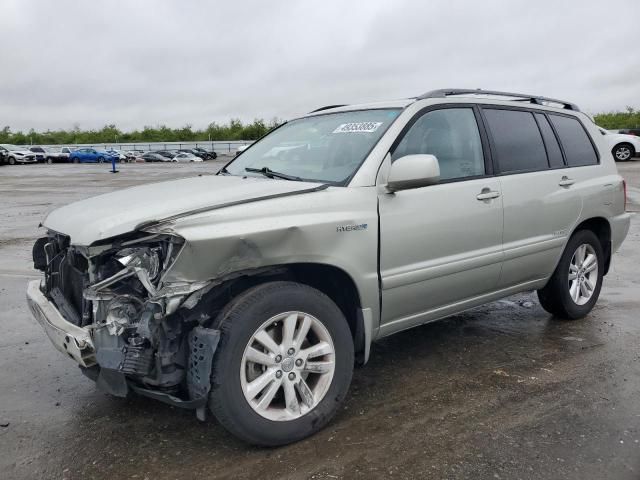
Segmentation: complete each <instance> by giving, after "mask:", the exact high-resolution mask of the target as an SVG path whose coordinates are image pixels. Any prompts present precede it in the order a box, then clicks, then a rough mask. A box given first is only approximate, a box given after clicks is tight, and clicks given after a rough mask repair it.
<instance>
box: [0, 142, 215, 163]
mask: <svg viewBox="0 0 640 480" xmlns="http://www.w3.org/2000/svg"><path fill="white" fill-rule="evenodd" d="M217 157H218V155H217V154H216V152H209V151H207V150H205V149H203V148H182V149H178V150H154V151H147V152H145V151H143V150H130V151H126V152H121V151H118V150H114V149H110V150H98V149H95V148H88V147H83V148H75V149H74V148H70V147H40V146H35V147H33V146H32V147H27V146H20V145H9V144H0V164H4V163H7V164H9V165H15V164H18V163H21V164H26V163H50V164H51V163H110V162H112V161H113V159H115V160H116V161H117V162H202V161H204V160H214V159H216V158H217Z"/></svg>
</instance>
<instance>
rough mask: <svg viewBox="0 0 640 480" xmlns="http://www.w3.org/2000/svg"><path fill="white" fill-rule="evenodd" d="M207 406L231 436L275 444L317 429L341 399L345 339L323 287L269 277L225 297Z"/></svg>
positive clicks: (348, 360) (348, 367)
mask: <svg viewBox="0 0 640 480" xmlns="http://www.w3.org/2000/svg"><path fill="white" fill-rule="evenodd" d="M215 326H217V328H219V329H220V330H221V339H220V344H219V346H218V349H217V351H216V355H215V358H214V364H213V370H212V389H211V397H210V400H211V401H210V406H211V409H212V411H213V413H214V414H215V416H216V418H217V419H218V421H219V422H220V423H221V424H222V425H223V426H224V427H225V428H227V429H228V430H229V431H230V432H232V433H233V434H235V435H236V436H238V437H239V438H241V439H243V440H245V441H247V442H249V443H252V444H257V445H265V446H275V445H284V444H287V443H291V442H295V441H298V440H301V439H303V438H305V437H307V436H309V435H311V434H313V433H315V432H316V431H318V430H320V429H321V428H322V427H323V426H324V425H325V424H326V423H327V422H328V421H329V420H330V419H331V418H332V417H333V415H334V414H335V413H336V411H337V410H338V408H339V406H340V404H341V403H342V401H343V400H344V398H345V396H346V394H347V391H348V389H349V384H350V383H351V375H352V372H353V362H354V353H353V340H352V337H351V331H350V329H349V326H348V325H347V321H346V319H345V317H344V315H343V314H342V312H341V310H340V309H339V308H338V307H337V306H336V304H335V303H334V302H333V301H331V299H329V298H328V297H327V296H326V295H324V294H323V293H322V292H319V291H318V290H316V289H314V288H311V287H309V286H306V285H302V284H299V283H294V282H270V283H267V284H263V285H260V286H257V287H254V288H252V289H250V290H248V291H246V292H245V293H243V294H241V295H240V296H239V297H238V298H236V299H235V300H233V301H232V302H231V304H230V305H228V306H227V307H226V308H225V309H224V311H223V312H222V313H221V314H220V315H219V316H218V318H217V319H216V322H215Z"/></svg>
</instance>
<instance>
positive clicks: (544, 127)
mask: <svg viewBox="0 0 640 480" xmlns="http://www.w3.org/2000/svg"><path fill="white" fill-rule="evenodd" d="M535 117H536V120H537V122H538V126H539V127H540V132H541V133H542V138H543V140H544V145H545V147H546V148H547V157H548V158H549V166H550V167H551V168H562V167H564V160H563V159H562V150H560V145H558V139H557V138H556V136H555V134H554V133H553V129H552V128H551V125H549V120H547V117H545V116H544V115H543V114H542V113H536V114H535Z"/></svg>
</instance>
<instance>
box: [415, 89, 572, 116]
mask: <svg viewBox="0 0 640 480" xmlns="http://www.w3.org/2000/svg"><path fill="white" fill-rule="evenodd" d="M452 95H490V96H494V97H510V98H514V99H517V100H518V101H526V102H530V103H533V104H536V105H544V104H545V102H549V103H557V104H559V105H562V108H564V109H566V110H573V111H575V112H579V111H580V109H579V108H578V106H577V105H576V104H575V103H571V102H567V101H565V100H558V99H556V98H548V97H540V96H538V95H528V94H525V93H512V92H497V91H494V90H482V89H480V88H478V89H475V90H473V89H466V88H447V89H440V90H431V91H429V92H426V93H423V94H422V95H420V96H419V97H417V100H424V99H425V98H446V97H448V96H452Z"/></svg>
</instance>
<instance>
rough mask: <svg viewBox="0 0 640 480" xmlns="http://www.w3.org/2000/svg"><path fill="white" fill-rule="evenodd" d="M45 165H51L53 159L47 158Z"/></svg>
mask: <svg viewBox="0 0 640 480" xmlns="http://www.w3.org/2000/svg"><path fill="white" fill-rule="evenodd" d="M47 163H48V164H49V165H51V164H52V163H53V159H52V158H51V157H49V158H47Z"/></svg>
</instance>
